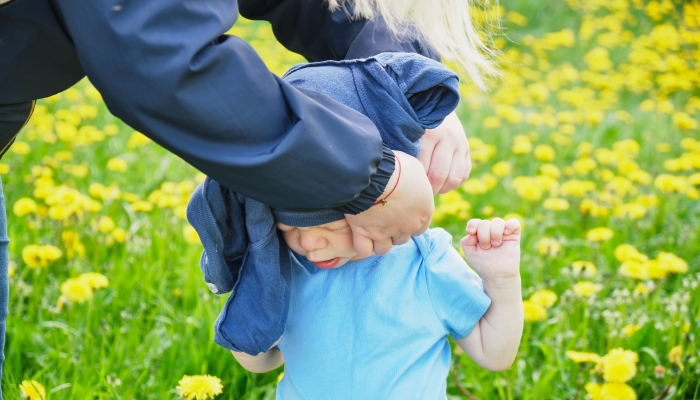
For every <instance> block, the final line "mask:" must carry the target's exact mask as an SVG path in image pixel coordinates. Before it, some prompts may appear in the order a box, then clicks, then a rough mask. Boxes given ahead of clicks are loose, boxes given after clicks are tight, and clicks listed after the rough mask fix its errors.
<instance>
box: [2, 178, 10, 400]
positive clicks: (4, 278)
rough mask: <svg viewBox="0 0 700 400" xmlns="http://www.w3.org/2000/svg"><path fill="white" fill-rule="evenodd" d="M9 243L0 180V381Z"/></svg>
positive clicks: (6, 310) (5, 317) (7, 297)
mask: <svg viewBox="0 0 700 400" xmlns="http://www.w3.org/2000/svg"><path fill="white" fill-rule="evenodd" d="M9 243H10V239H8V237H7V216H6V214H5V196H4V195H3V193H2V179H1V178H0V380H1V379H2V363H3V362H4V361H5V324H6V321H7V315H8V313H9V312H8V302H9V297H10V285H9V282H8V276H7V268H8V265H9V262H10V260H9V254H8V250H7V245H8V244H9ZM0 399H2V385H0Z"/></svg>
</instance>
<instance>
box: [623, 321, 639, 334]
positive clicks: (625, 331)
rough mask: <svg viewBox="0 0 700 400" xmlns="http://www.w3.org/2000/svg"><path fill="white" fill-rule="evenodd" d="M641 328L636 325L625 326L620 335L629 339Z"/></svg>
mask: <svg viewBox="0 0 700 400" xmlns="http://www.w3.org/2000/svg"><path fill="white" fill-rule="evenodd" d="M641 328H642V327H641V326H639V325H637V324H630V325H625V326H624V327H623V328H622V333H623V334H624V335H625V336H627V337H631V336H632V335H634V334H635V332H637V331H638V330H640V329H641Z"/></svg>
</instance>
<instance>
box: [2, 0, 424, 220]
mask: <svg viewBox="0 0 700 400" xmlns="http://www.w3.org/2000/svg"><path fill="white" fill-rule="evenodd" d="M326 7H327V6H326V5H325V4H324V1H323V0H240V1H238V2H237V1H236V0H11V1H10V2H9V3H6V4H4V5H1V6H0V156H1V155H2V153H3V152H4V151H5V150H6V149H7V145H8V144H9V143H10V142H11V141H12V139H13V138H14V137H15V135H16V133H17V131H18V130H19V129H20V128H21V126H22V125H23V123H24V122H25V121H26V119H27V117H28V115H29V114H30V113H31V111H30V109H31V107H32V104H33V101H34V100H35V99H38V98H42V97H46V96H50V95H52V94H54V93H57V92H60V91H62V90H64V89H66V88H68V87H69V86H71V85H73V84H74V83H75V82H77V81H78V80H80V79H81V78H82V77H83V76H85V75H87V76H88V77H89V78H90V80H91V81H92V83H93V84H94V85H95V87H96V88H97V89H98V90H99V91H100V92H101V93H102V95H103V98H104V101H105V103H106V104H107V106H108V107H109V109H110V111H111V112H112V113H113V114H114V115H116V116H117V117H119V118H121V119H122V120H124V122H126V123H127V124H129V125H131V126H132V127H133V128H135V129H138V130H139V131H141V132H143V133H144V134H145V135H147V136H149V137H151V138H152V139H153V140H155V141H156V142H158V143H159V144H161V145H162V146H163V147H165V148H167V149H168V150H170V151H172V152H173V153H175V154H177V155H179V156H180V157H182V158H183V159H184V160H186V161H187V162H189V163H190V164H192V165H193V166H195V167H196V168H198V169H199V170H201V171H202V172H204V173H206V174H207V175H209V176H210V177H212V178H213V179H215V180H216V181H218V182H220V183H221V184H222V185H224V186H226V187H228V188H230V189H232V190H234V191H236V192H238V193H241V194H243V195H245V196H248V197H251V198H254V199H256V200H259V201H261V202H263V203H265V204H267V205H270V206H272V207H275V208H281V209H309V208H332V207H334V208H337V209H338V210H340V211H342V212H345V213H352V214H355V213H358V212H361V211H363V210H365V209H367V208H369V207H370V205H371V203H372V202H373V201H374V200H376V198H377V197H378V196H379V195H380V194H381V192H382V191H383V189H384V187H385V186H386V183H387V181H388V178H389V175H390V174H391V172H393V157H392V156H391V155H390V154H387V152H386V148H385V147H384V146H383V145H382V142H381V138H380V136H379V133H378V131H377V129H376V128H375V126H374V125H373V124H372V123H371V122H370V120H369V119H367V118H366V117H365V116H363V115H361V114H360V113H358V112H356V111H354V110H352V109H350V108H349V107H346V106H344V105H341V104H340V103H338V102H336V101H333V100H331V99H330V98H328V97H326V96H324V95H322V94H319V93H316V92H312V91H306V90H303V89H296V88H294V87H292V86H290V85H289V84H287V83H285V82H284V81H282V80H281V79H279V78H278V77H276V76H274V75H273V74H272V73H270V72H269V71H268V70H267V68H266V67H265V65H264V64H263V62H262V60H260V58H259V57H258V56H257V55H256V54H255V52H254V51H253V49H252V48H251V47H250V46H249V45H248V44H247V43H245V42H244V41H243V40H241V39H239V38H237V37H234V36H228V35H224V32H226V31H227V30H228V29H229V28H230V27H231V26H232V25H233V23H234V22H235V20H236V18H237V16H238V13H239V11H240V13H241V14H242V15H243V16H245V17H247V18H250V19H263V20H268V21H270V22H271V23H272V27H273V30H274V33H275V35H276V37H277V39H278V40H279V41H280V42H281V43H282V44H284V45H285V46H286V47H287V48H289V49H290V50H292V51H295V52H297V53H300V54H302V55H303V56H305V57H306V58H307V59H308V60H309V61H321V60H340V59H344V58H364V57H368V56H372V55H376V54H378V53H381V52H387V51H404V52H405V51H411V52H418V53H421V54H423V55H428V56H433V57H434V55H433V54H431V53H430V52H429V50H428V49H424V48H421V47H420V44H419V43H418V42H416V41H400V40H397V39H394V38H393V36H392V35H391V34H389V33H388V31H387V28H386V25H385V24H384V23H383V22H382V21H381V20H378V21H369V22H368V21H350V20H349V18H348V16H347V13H346V12H345V11H343V10H339V11H336V12H330V11H328V10H327V8H326Z"/></svg>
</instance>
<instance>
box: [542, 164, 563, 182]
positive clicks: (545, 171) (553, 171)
mask: <svg viewBox="0 0 700 400" xmlns="http://www.w3.org/2000/svg"><path fill="white" fill-rule="evenodd" d="M540 173H541V174H542V175H547V176H549V177H551V178H554V179H557V178H559V177H560V176H561V172H560V171H559V168H558V167H557V166H556V165H554V164H542V165H541V166H540Z"/></svg>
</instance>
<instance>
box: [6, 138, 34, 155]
mask: <svg viewBox="0 0 700 400" xmlns="http://www.w3.org/2000/svg"><path fill="white" fill-rule="evenodd" d="M10 151H11V152H13V153H15V154H19V155H21V156H23V155H25V154H29V152H30V151H32V148H31V147H29V144H28V143H27V142H20V141H19V140H18V141H16V142H15V144H14V145H12V147H10Z"/></svg>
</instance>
